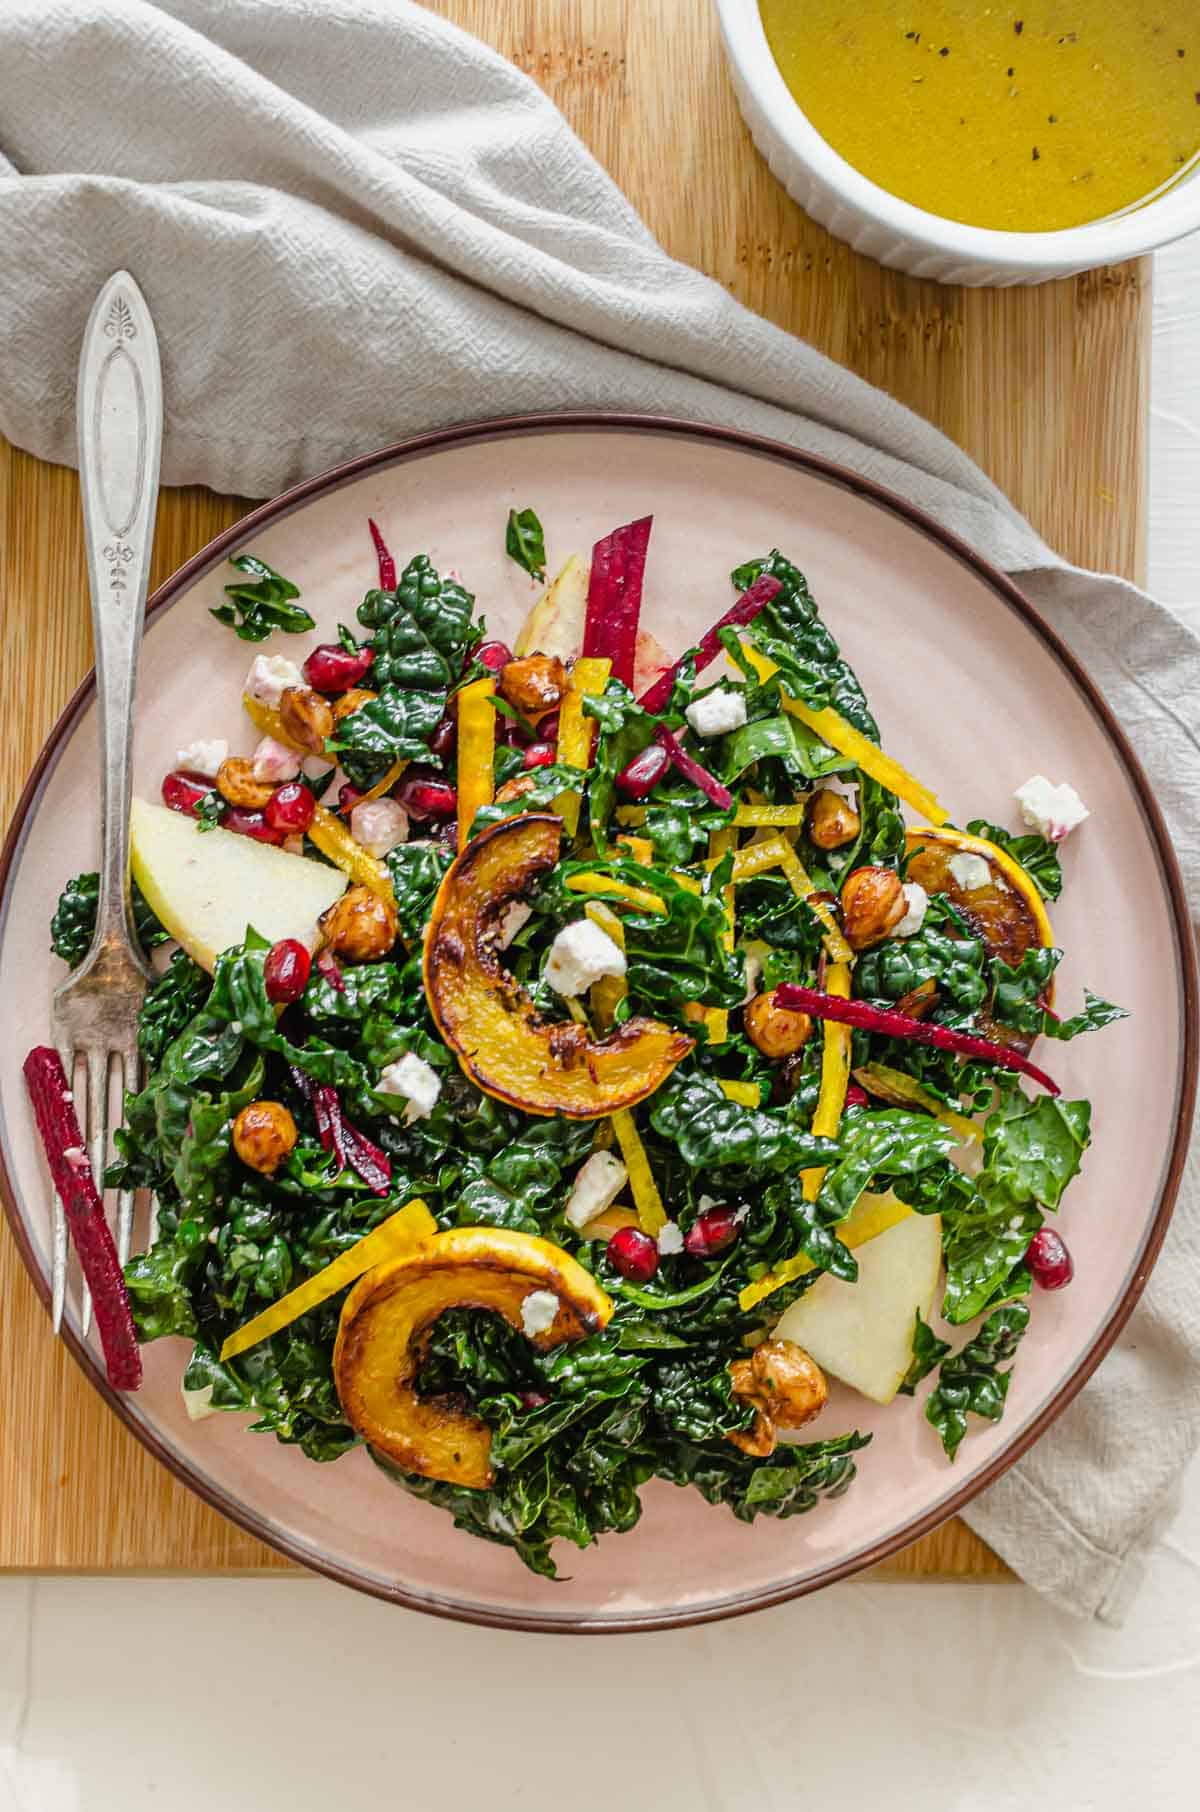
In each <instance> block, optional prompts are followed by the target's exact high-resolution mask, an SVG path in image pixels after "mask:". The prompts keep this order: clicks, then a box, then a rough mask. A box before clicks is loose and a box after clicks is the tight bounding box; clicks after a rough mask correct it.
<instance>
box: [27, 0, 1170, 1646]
mask: <svg viewBox="0 0 1200 1812" xmlns="http://www.w3.org/2000/svg"><path fill="white" fill-rule="evenodd" d="M0 245H2V246H3V248H4V258H3V264H2V266H0V431H2V432H3V433H4V434H5V435H6V436H7V437H8V438H9V439H10V440H12V441H15V442H16V443H17V444H18V445H20V446H23V447H26V448H28V449H29V450H30V451H32V452H34V453H36V454H38V455H40V456H41V457H43V458H46V459H53V460H59V461H64V462H69V463H70V462H73V460H74V434H75V427H74V392H75V370H76V362H77V358H78V351H79V345H80V339H81V335H82V330H83V324H84V321H85V319H86V317H87V313H88V309H89V307H90V305H91V302H92V299H93V298H94V296H95V294H96V292H97V290H98V289H99V288H100V286H101V284H102V282H103V281H104V279H105V278H106V277H108V276H109V275H110V274H111V272H112V271H113V270H115V269H117V268H119V267H120V266H122V265H124V266H127V267H128V268H129V269H130V270H131V271H132V272H133V273H134V274H135V275H136V277H137V279H138V281H139V283H140V284H141V285H142V287H143V288H144V290H145V292H146V295H147V298H148V300H149V302H150V304H151V307H152V308H153V311H154V316H155V320H156V322H157V325H158V329H159V336H160V343H161V347H162V357H163V367H164V389H165V392H166V396H167V418H166V435H165V445H164V456H163V478H164V481H165V482H167V483H171V484H183V483H196V482H201V483H204V484H207V485H210V486H212V487H213V488H214V489H216V490H221V491H236V492H241V493H244V494H248V495H251V496H266V495H271V494H273V493H275V492H277V491H279V490H281V489H282V488H283V487H285V486H286V485H288V484H291V483H292V482H293V481H295V480H297V479H299V478H302V477H306V476H309V475H311V474H312V473H314V472H316V471H319V470H320V469H321V468H322V467H324V466H326V465H329V464H331V463H333V462H334V461H337V460H341V459H343V458H345V457H347V456H349V455H351V454H354V453H357V452H363V451H366V450H368V449H371V448H373V447H375V446H379V445H383V444H385V443H387V442H390V441H395V440H399V439H401V438H403V437H404V436H405V435H408V434H412V433H416V432H418V431H421V430H424V429H429V428H433V427H437V426H439V425H442V424H446V423H451V422H455V421H459V420H462V419H464V418H469V417H475V416H481V415H507V414H518V413H523V412H525V411H529V410H537V409H565V408H571V407H576V406H578V407H592V408H608V409H624V410H637V411H647V412H653V413H662V414H668V415H674V416H684V417H687V418H689V419H692V420H696V421H704V422H714V423H719V424H721V425H722V426H726V427H732V428H739V429H745V430H749V431H751V432H753V433H756V434H761V435H768V436H772V437H774V438H775V439H777V440H780V441H783V442H785V443H786V444H788V445H791V446H796V447H802V448H804V449H806V450H808V451H810V452H815V453H819V454H823V455H825V456H826V457H828V458H830V459H833V460H836V461H837V462H839V463H840V464H842V465H845V466H849V467H851V468H852V469H853V470H855V471H857V472H859V473H861V474H863V476H865V477H867V478H870V479H873V480H876V481H877V482H879V483H881V484H884V485H887V486H889V487H890V488H891V489H892V490H894V491H897V492H899V493H900V494H901V496H903V497H906V498H908V499H910V500H911V501H912V502H913V503H915V504H917V505H919V506H920V508H921V509H923V510H925V511H927V512H928V513H929V514H930V515H932V516H934V517H935V518H936V519H937V520H938V521H940V522H942V523H944V524H945V526H946V527H947V528H949V529H952V530H953V531H954V532H955V533H956V534H958V535H961V536H962V537H963V538H964V539H965V540H967V541H969V542H971V543H972V544H973V545H974V546H975V547H976V548H978V549H979V550H980V552H981V553H983V554H984V555H986V556H987V557H988V558H989V559H991V560H992V561H994V562H995V563H996V564H997V565H999V566H1001V567H1004V568H1005V569H1006V570H1008V571H1009V572H1011V573H1013V574H1014V575H1015V576H1016V577H1017V579H1018V580H1019V583H1020V585H1021V587H1022V589H1023V590H1024V591H1025V593H1026V595H1027V596H1028V597H1029V598H1030V599H1031V600H1032V602H1033V603H1034V604H1035V605H1036V606H1037V608H1038V609H1039V610H1040V611H1041V612H1042V613H1043V615H1044V616H1045V617H1046V618H1047V619H1048V620H1049V621H1050V623H1051V624H1052V625H1053V626H1054V628H1055V629H1056V630H1057V631H1058V633H1059V634H1060V635H1061V636H1062V637H1063V638H1064V640H1065V641H1066V642H1067V643H1068V644H1069V645H1070V646H1071V648H1072V649H1073V650H1074V651H1075V653H1076V654H1077V655H1078V656H1079V657H1080V658H1081V660H1082V661H1083V663H1084V665H1085V666H1086V667H1087V669H1088V671H1089V672H1090V674H1091V675H1092V677H1093V679H1094V680H1095V681H1096V683H1097V684H1098V685H1099V686H1100V688H1101V690H1102V691H1103V692H1104V694H1105V695H1106V697H1107V698H1108V700H1109V702H1110V704H1111V705H1112V706H1113V708H1114V709H1115V710H1116V712H1117V714H1118V715H1119V717H1120V718H1121V720H1122V722H1123V723H1124V725H1125V727H1126V729H1127V730H1128V732H1129V734H1130V736H1131V738H1132V739H1133V741H1134V743H1135V745H1136V747H1137V749H1138V752H1139V754H1140V756H1141V759H1142V761H1143V763H1144V764H1145V767H1146V769H1147V772H1148V774H1149V777H1150V780H1151V782H1152V784H1153V786H1154V788H1155V791H1156V792H1157V794H1158V797H1159V800H1160V801H1161V803H1162V806H1163V808H1164V811H1165V812H1166V815H1167V819H1168V822H1169V824H1170V827H1171V831H1172V835H1173V837H1174V840H1175V845H1176V848H1177V851H1178V853H1179V858H1180V861H1181V863H1182V866H1183V869H1184V876H1185V880H1186V882H1187V884H1188V888H1189V896H1190V897H1195V894H1196V888H1197V882H1198V881H1200V806H1198V804H1197V801H1200V747H1198V745H1197V739H1196V734H1195V731H1194V729H1193V727H1192V726H1193V723H1194V720H1195V701H1196V700H1197V699H1200V643H1198V642H1197V641H1196V640H1194V639H1193V637H1192V636H1191V635H1190V634H1189V633H1188V632H1187V631H1186V630H1185V629H1184V628H1183V626H1182V625H1181V624H1180V623H1179V622H1178V621H1177V620H1176V619H1175V618H1174V617H1173V616H1172V615H1171V613H1170V612H1169V611H1167V610H1166V609H1164V608H1163V607H1162V606H1160V605H1158V604H1156V603H1154V602H1153V600H1151V599H1150V598H1148V597H1146V596H1145V595H1144V594H1143V593H1141V592H1140V591H1138V590H1137V589H1136V588H1135V587H1133V586H1132V585H1128V584H1126V583H1124V582H1123V581H1121V580H1119V579H1115V578H1108V577H1103V576H1100V575H1097V574H1091V573H1086V572H1082V571H1079V570H1078V569H1075V568H1072V567H1069V566H1067V565H1065V564H1064V563H1063V562H1062V561H1061V560H1060V559H1059V558H1058V557H1057V556H1056V555H1055V554H1054V553H1053V552H1052V551H1051V550H1050V549H1049V548H1048V547H1046V545H1045V544H1044V543H1043V542H1042V541H1041V540H1040V539H1039V538H1038V536H1037V535H1036V534H1035V533H1034V531H1033V530H1032V528H1031V527H1030V526H1029V524H1028V523H1027V522H1026V521H1025V520H1024V519H1023V518H1022V517H1021V516H1019V515H1018V514H1017V512H1016V511H1015V510H1014V509H1013V508H1012V506H1011V505H1010V504H1009V503H1008V502H1007V501H1006V500H1005V498H1004V497H1003V496H1002V495H1001V493H1000V492H999V491H998V490H997V489H996V488H995V486H994V485H992V484H991V483H990V482H989V481H988V479H987V478H985V477H984V475H983V473H982V472H981V471H980V470H979V469H978V468H977V467H976V466H975V465H974V464H972V462H971V461H970V460H969V459H967V458H966V457H965V455H964V454H962V453H961V452H959V451H958V449H957V448H955V447H954V446H953V445H952V443H951V442H950V441H948V440H947V439H946V438H945V437H944V436H942V435H941V434H939V433H937V432H936V431H935V430H934V429H933V428H931V427H930V426H929V425H928V424H927V423H926V422H923V421H922V420H920V419H919V418H918V417H917V416H915V415H914V414H912V413H911V412H910V411H909V410H907V409H904V408H903V407H901V405H900V404H898V403H895V402H893V401H892V400H891V399H890V398H888V397H886V396H884V395H883V394H882V393H881V392H879V391H878V390H875V389H873V388H872V387H871V386H869V385H868V384H866V383H864V382H862V381H861V380H860V379H859V378H857V377H855V376H853V375H852V374H851V373H850V372H848V371H845V370H843V369H842V368H841V367H839V366H837V365H835V364H833V363H832V362H831V361H830V360H828V359H826V358H824V357H822V356H821V355H820V354H819V353H817V352H815V351H814V350H813V348H812V347H810V346H806V345H804V344H803V343H802V342H801V341H799V340H796V339H794V338H792V337H791V336H790V335H788V334H786V333H784V332H782V331H781V330H780V329H779V328H776V327H773V326H772V325H771V324H770V323H769V322H767V321H764V320H761V319H759V318H758V317H756V316H754V315H752V314H750V313H749V312H748V311H747V310H745V309H744V308H742V307H740V306H739V305H738V304H737V303H736V302H734V301H733V300H732V299H731V298H730V297H729V296H728V295H727V294H726V293H725V291H724V290H722V289H721V288H720V287H719V286H718V285H717V284H715V283H713V282H710V281H709V280H708V279H707V278H705V277H702V276H700V275H699V274H698V273H697V272H696V271H693V270H689V269H687V268H686V267H684V266H683V265H680V264H677V263H676V262H674V261H673V260H672V259H670V258H668V257H667V255H666V253H665V252H664V251H663V250H662V249H661V248H660V247H659V246H658V245H657V244H656V243H655V241H654V239H653V238H652V237H651V235H650V234H649V233H648V232H647V230H646V228H645V227H644V226H643V224H642V222H641V221H640V220H639V219H638V217H637V215H636V214H635V213H634V211H633V209H632V208H631V207H630V205H629V203H628V202H627V201H626V200H625V199H624V197H623V196H622V195H621V194H620V192H619V191H618V190H617V189H616V188H615V187H614V185H613V184H612V182H611V181H610V180H609V179H608V177H607V176H606V175H605V173H604V172H603V170H601V169H600V167H599V166H598V165H597V164H596V163H595V161H594V160H593V159H592V157H591V156H590V155H589V153H588V152H587V151H586V150H585V149H584V147H583V146H582V145H581V144H580V143H579V141H578V140H577V139H576V138H575V136H574V135H573V134H572V132H571V131H570V130H569V128H568V127H567V125H566V123H565V121H564V120H563V119H562V117H561V115H560V114H559V113H558V112H557V110H556V109H555V108H554V107H553V106H552V104H551V103H550V102H549V101H548V100H547V99H546V97H545V96H544V95H543V94H542V93H541V92H540V90H539V89H538V88H537V87H536V86H535V85H534V84H533V83H532V82H530V81H529V80H527V79H526V77H525V76H523V75H522V74H521V73H520V72H519V71H518V70H516V69H515V68H513V67H512V66H511V65H510V64H508V63H507V62H505V61H504V60H503V59H502V58H500V57H499V56H497V55H496V54H495V53H494V52H492V51H491V50H489V49H487V48H486V47H485V46H484V45H482V44H480V43H478V42H476V41H475V40H474V39H472V38H469V37H467V36H466V35H465V34H463V33H462V32H460V31H458V30H457V29H456V28H454V27H452V26H450V25H448V24H446V23H445V22H444V21H442V20H440V19H438V18H436V17H435V16H433V15H432V14H429V13H427V12H425V11H423V10H422V9H421V8H420V7H418V6H415V5H412V4H408V3H407V0H207V3H206V0H163V3H162V4H158V5H154V4H150V3H149V0H4V4H3V5H2V6H0ZM1197 1275H1200V1177H1198V1174H1197V1165H1196V1160H1195V1157H1194V1156H1193V1158H1192V1160H1191V1161H1190V1163H1189V1165H1188V1170H1187V1174H1186V1177H1185V1180H1184V1184H1183V1188H1182V1191H1181V1194H1180V1198H1179V1203H1178V1206H1177V1209H1176V1212H1175V1216H1174V1220H1173V1222H1172V1225H1171V1229H1170V1232H1169V1234H1168V1238H1167V1244H1166V1248H1165V1250H1164V1253H1163V1256H1162V1259H1161V1261H1160V1262H1159V1265H1158V1267H1157V1269H1156V1271H1155V1273H1154V1275H1153V1277H1152V1278H1151V1280H1150V1283H1149V1285H1148V1286H1147V1289H1146V1292H1145V1295H1144V1297H1143V1299H1142V1303H1141V1305H1140V1307H1139V1308H1138V1310H1137V1311H1136V1313H1135V1315H1134V1318H1133V1319H1132V1321H1131V1322H1130V1324H1129V1326H1128V1328H1127V1330H1126V1332H1125V1334H1124V1335H1123V1336H1122V1338H1121V1339H1120V1340H1119V1342H1118V1344H1117V1346H1116V1348H1115V1349H1114V1351H1113V1352H1112V1354H1111V1355H1110V1356H1109V1358H1108V1359H1107V1360H1106V1362H1105V1364H1104V1366H1103V1368H1102V1369H1101V1370H1100V1372H1099V1373H1098V1374H1097V1375H1096V1377H1095V1378H1094V1379H1093V1380H1092V1382H1091V1383H1090V1384H1089V1385H1088V1387H1087V1388H1086V1390H1085V1391H1084V1392H1083V1393H1082V1394H1081V1395H1080V1396H1079V1397H1078V1398H1077V1399H1076V1400H1075V1402H1074V1403H1073V1404H1072V1405H1071V1407H1070V1408H1069V1409H1068V1410H1067V1411H1066V1412H1065V1413H1064V1414H1063V1415H1062V1416H1061V1417H1060V1418H1059V1419H1058V1421H1057V1422H1056V1423H1055V1424H1054V1426H1053V1428H1052V1429H1051V1430H1050V1431H1049V1433H1048V1434H1047V1435H1046V1436H1045V1437H1044V1438H1043V1439H1042V1440H1041V1441H1040V1442H1039V1443H1038V1444H1037V1445H1036V1446H1035V1447H1034V1448H1033V1449H1032V1450H1031V1451H1030V1453H1028V1454H1027V1455H1026V1456H1025V1457H1024V1458H1023V1459H1022V1460H1021V1461H1020V1462H1019V1464H1018V1465H1016V1466H1015V1467H1013V1468H1011V1469H1010V1470H1009V1471H1008V1473H1006V1475H1005V1476H1004V1477H1003V1478H1002V1479H1000V1480H999V1482H998V1483H996V1484H995V1485H993V1486H992V1487H991V1489H990V1490H989V1491H987V1492H986V1493H985V1494H984V1495H983V1496H981V1497H979V1498H977V1499H976V1500H975V1501H974V1502H973V1503H972V1505H971V1506H970V1507H969V1509H968V1511H967V1512H966V1517H967V1521H968V1522H969V1523H970V1524H971V1525H972V1526H973V1527H974V1528H975V1529H977V1530H978V1531H979V1533H980V1534H981V1535H982V1536H984V1537H985V1539H986V1540H987V1541H989V1542H990V1543H991V1544H992V1546H993V1547H994V1548H996V1549H997V1551H998V1552H999V1553H1000V1554H1002V1555H1003V1556H1004V1558H1005V1559H1006V1560H1007V1561H1009V1562H1010V1564H1011V1565H1012V1566H1013V1567H1014V1568H1015V1569H1016V1570H1017V1571H1018V1572H1019V1573H1020V1574H1021V1575H1022V1576H1023V1577H1024V1578H1025V1579H1026V1580H1027V1581H1029V1583H1030V1584H1031V1585H1034V1586H1036V1587H1037V1588H1038V1589H1039V1590H1040V1591H1042V1592H1044V1593H1046V1594H1047V1595H1048V1596H1049V1597H1051V1598H1052V1599H1053V1600H1055V1602H1057V1603H1058V1604H1060V1605H1062V1606H1064V1607H1065V1608H1066V1609H1068V1610H1071V1611H1074V1612H1076V1613H1078V1614H1080V1615H1084V1616H1087V1615H1098V1616H1101V1617H1104V1618H1108V1619H1110V1620H1114V1621H1115V1620H1119V1618H1120V1616H1121V1615H1122V1613H1123V1608H1124V1606H1125V1604H1126V1603H1127V1602H1128V1600H1129V1597H1130V1594H1131V1592H1132V1591H1133V1590H1134V1589H1135V1586H1136V1581H1137V1577H1138V1572H1139V1565H1140V1559H1139V1557H1140V1555H1141V1553H1142V1552H1143V1551H1144V1548H1145V1545H1146V1543H1147V1542H1148V1541H1149V1540H1150V1539H1152V1537H1153V1535H1154V1533H1155V1531H1156V1530H1157V1528H1158V1527H1159V1526H1160V1525H1161V1523H1162V1521H1163V1518H1164V1517H1165V1516H1166V1515H1167V1514H1168V1513H1169V1509H1170V1505H1171V1502H1172V1498H1173V1493H1174V1491H1175V1488H1176V1486H1177V1483H1178V1480H1179V1477H1180V1474H1181V1471H1182V1469H1183V1467H1184V1465H1185V1464H1186V1462H1187V1460H1188V1458H1189V1456H1190V1455H1191V1454H1192V1453H1193V1451H1194V1450H1195V1448H1196V1445H1197V1440H1198V1436H1200V1290H1198V1289H1197V1288H1196V1284H1195V1279H1196V1277H1197Z"/></svg>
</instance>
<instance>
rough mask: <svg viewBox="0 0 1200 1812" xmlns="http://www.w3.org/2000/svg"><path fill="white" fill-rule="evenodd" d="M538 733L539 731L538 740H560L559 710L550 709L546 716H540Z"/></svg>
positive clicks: (555, 741) (554, 741)
mask: <svg viewBox="0 0 1200 1812" xmlns="http://www.w3.org/2000/svg"><path fill="white" fill-rule="evenodd" d="M537 733H538V740H539V741H540V742H553V743H557V741H558V712H557V711H550V712H548V713H547V714H546V716H545V717H539V718H538V720H537Z"/></svg>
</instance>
